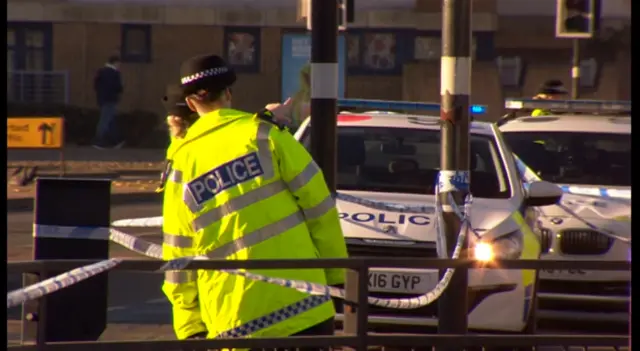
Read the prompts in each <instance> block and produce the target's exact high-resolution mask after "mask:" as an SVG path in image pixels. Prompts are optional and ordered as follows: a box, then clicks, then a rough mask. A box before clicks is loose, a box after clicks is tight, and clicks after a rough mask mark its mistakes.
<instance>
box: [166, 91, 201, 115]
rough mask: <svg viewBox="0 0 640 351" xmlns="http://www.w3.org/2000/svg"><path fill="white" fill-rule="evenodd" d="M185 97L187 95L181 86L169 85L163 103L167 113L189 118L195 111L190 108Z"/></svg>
mask: <svg viewBox="0 0 640 351" xmlns="http://www.w3.org/2000/svg"><path fill="white" fill-rule="evenodd" d="M184 98H185V95H184V94H183V93H182V90H181V89H180V86H177V85H169V86H167V90H166V93H165V96H164V97H163V98H162V105H163V106H164V108H165V110H166V111H167V115H171V116H177V117H180V118H183V119H188V118H189V117H190V115H191V114H192V113H193V111H191V109H189V106H187V103H186V102H185V101H184Z"/></svg>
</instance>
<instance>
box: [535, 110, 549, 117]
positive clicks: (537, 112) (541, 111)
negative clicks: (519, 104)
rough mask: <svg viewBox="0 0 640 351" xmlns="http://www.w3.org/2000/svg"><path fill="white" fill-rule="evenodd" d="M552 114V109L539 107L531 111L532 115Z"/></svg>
mask: <svg viewBox="0 0 640 351" xmlns="http://www.w3.org/2000/svg"><path fill="white" fill-rule="evenodd" d="M550 114H551V112H550V111H547V110H543V109H541V108H537V109H535V110H533V112H531V117H538V116H546V115H550Z"/></svg>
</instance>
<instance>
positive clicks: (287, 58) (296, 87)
mask: <svg viewBox="0 0 640 351" xmlns="http://www.w3.org/2000/svg"><path fill="white" fill-rule="evenodd" d="M345 47H346V43H345V39H344V36H339V37H338V97H341V98H342V97H344V80H345V74H346V72H345V59H346V56H345ZM310 59H311V35H310V34H285V35H283V37H282V73H281V74H282V80H281V82H282V83H281V87H282V88H281V89H282V95H281V97H282V100H283V101H284V100H286V99H287V98H288V97H290V98H292V99H293V108H294V111H293V116H292V117H293V120H294V121H293V122H294V124H297V125H299V124H300V123H301V122H302V120H304V118H306V117H307V115H308V108H309V100H310V99H311V66H310V64H309V61H310Z"/></svg>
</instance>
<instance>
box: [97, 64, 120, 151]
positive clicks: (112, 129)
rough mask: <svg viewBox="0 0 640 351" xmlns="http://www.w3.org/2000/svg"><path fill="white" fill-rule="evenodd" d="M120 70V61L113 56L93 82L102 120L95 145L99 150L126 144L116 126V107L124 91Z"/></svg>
mask: <svg viewBox="0 0 640 351" xmlns="http://www.w3.org/2000/svg"><path fill="white" fill-rule="evenodd" d="M119 68H120V59H119V58H118V57H117V56H112V57H110V58H109V60H108V61H107V63H106V64H105V65H104V67H102V68H100V69H99V70H98V72H97V73H96V76H95V78H94V80H93V88H94V90H95V92H96V98H97V101H98V107H99V108H100V120H99V121H98V126H97V130H96V138H95V142H94V144H93V146H94V147H95V148H97V149H104V148H108V147H113V148H119V147H121V146H122V144H124V142H123V141H122V139H121V136H120V133H119V132H118V129H117V126H116V106H117V105H118V102H119V101H120V96H121V94H122V90H123V87H122V78H121V76H120V70H119Z"/></svg>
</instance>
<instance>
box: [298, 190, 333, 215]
mask: <svg viewBox="0 0 640 351" xmlns="http://www.w3.org/2000/svg"><path fill="white" fill-rule="evenodd" d="M334 207H336V201H335V200H334V199H333V196H331V195H328V196H327V197H325V198H324V200H322V201H320V203H319V204H317V205H315V206H313V207H311V208H307V209H305V210H303V211H304V217H305V218H306V219H307V220H313V219H316V218H319V217H321V216H322V215H324V214H325V213H327V212H329V210H331V209H332V208H334Z"/></svg>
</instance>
